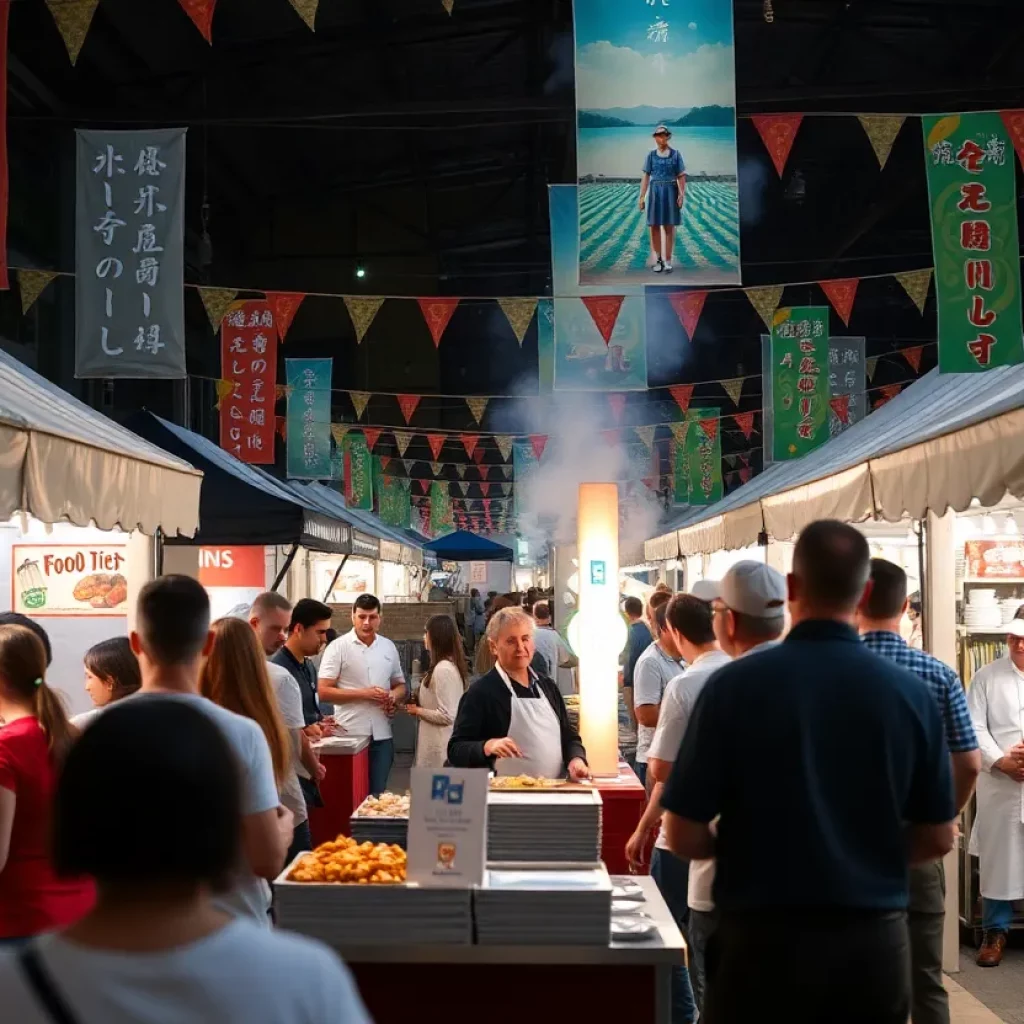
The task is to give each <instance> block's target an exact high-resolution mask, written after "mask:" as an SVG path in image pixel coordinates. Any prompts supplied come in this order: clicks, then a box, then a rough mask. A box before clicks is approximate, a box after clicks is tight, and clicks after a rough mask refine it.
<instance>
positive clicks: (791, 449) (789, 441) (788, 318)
mask: <svg viewBox="0 0 1024 1024" xmlns="http://www.w3.org/2000/svg"><path fill="white" fill-rule="evenodd" d="M828 348H829V344H828V307H827V306H795V307H792V308H788V309H779V310H777V311H776V313H775V320H774V323H773V325H772V335H771V369H772V373H771V376H772V415H773V417H774V420H775V422H774V438H773V441H772V449H773V458H774V460H775V461H776V462H783V461H786V460H788V459H797V458H799V457H800V456H801V455H806V454H807V453H808V452H810V451H813V450H814V449H815V448H817V447H818V446H819V445H821V444H824V442H825V441H827V440H828V437H829V431H828V408H829V407H828V400H829V393H828V373H827V367H828V360H829V355H828Z"/></svg>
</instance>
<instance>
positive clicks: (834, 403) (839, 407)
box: [828, 395, 850, 425]
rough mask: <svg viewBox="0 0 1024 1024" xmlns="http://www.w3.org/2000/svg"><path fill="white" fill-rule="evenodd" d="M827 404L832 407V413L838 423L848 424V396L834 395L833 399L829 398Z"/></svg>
mask: <svg viewBox="0 0 1024 1024" xmlns="http://www.w3.org/2000/svg"><path fill="white" fill-rule="evenodd" d="M828 404H829V405H830V406H831V407H832V411H833V412H834V413H835V414H836V416H837V417H838V418H839V422H840V423H842V424H844V425H845V424H847V423H849V422H850V396H849V395H836V397H835V398H830V399H829V400H828Z"/></svg>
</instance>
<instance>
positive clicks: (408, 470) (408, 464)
mask: <svg viewBox="0 0 1024 1024" xmlns="http://www.w3.org/2000/svg"><path fill="white" fill-rule="evenodd" d="M402 465H403V466H404V467H405V475H406V476H412V467H413V466H415V465H416V460H415V459H402Z"/></svg>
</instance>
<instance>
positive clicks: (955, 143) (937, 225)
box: [921, 112, 1024, 373]
mask: <svg viewBox="0 0 1024 1024" xmlns="http://www.w3.org/2000/svg"><path fill="white" fill-rule="evenodd" d="M921 125H922V128H923V131H924V139H925V165H926V167H927V172H928V198H929V201H930V204H931V217H932V249H933V251H934V254H935V295H936V301H937V305H938V319H939V331H938V333H939V372H940V373H970V372H976V371H979V370H990V369H992V368H993V367H995V366H1009V365H1012V364H1014V363H1019V362H1021V360H1022V358H1024V351H1022V343H1021V301H1020V249H1019V246H1018V238H1017V188H1016V169H1015V167H1014V161H1013V146H1012V144H1011V142H1010V139H1009V137H1008V133H1007V130H1006V127H1005V125H1004V124H1003V120H1002V118H1001V117H1000V116H999V114H997V113H994V112H990V113H979V114H946V115H935V116H929V117H923V118H922V119H921Z"/></svg>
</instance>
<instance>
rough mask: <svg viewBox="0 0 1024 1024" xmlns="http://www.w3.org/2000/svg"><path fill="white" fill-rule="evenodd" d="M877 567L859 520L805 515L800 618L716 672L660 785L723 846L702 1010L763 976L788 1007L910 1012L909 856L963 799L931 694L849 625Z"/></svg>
mask: <svg viewBox="0 0 1024 1024" xmlns="http://www.w3.org/2000/svg"><path fill="white" fill-rule="evenodd" d="M868 568H869V552H868V545H867V542H866V541H865V540H864V537H863V536H862V535H861V534H860V533H859V532H858V531H857V530H855V529H853V527H850V526H846V525H843V524H841V523H838V522H832V521H824V522H818V523H812V524H811V525H810V526H809V527H807V529H806V530H804V532H803V533H802V534H801V536H800V539H799V541H798V542H797V545H796V550H795V552H794V561H793V572H792V573H791V574H790V576H789V580H788V589H789V608H790V613H791V617H792V621H793V623H794V625H793V629H792V631H791V632H790V634H789V636H788V637H787V638H786V640H785V641H784V642H783V643H782V644H780V645H779V646H778V647H775V648H774V649H772V650H769V651H765V652H762V653H756V654H752V655H750V656H749V657H746V658H741V659H739V660H737V661H734V662H732V663H731V664H729V665H727V666H725V667H723V668H721V669H719V670H718V672H716V673H715V675H714V676H712V677H711V679H710V680H709V681H708V683H707V685H706V686H705V688H704V690H703V692H702V693H701V695H700V697H699V699H698V701H697V705H696V708H695V709H694V714H693V716H692V718H691V720H690V724H689V727H688V728H687V731H686V734H685V736H684V738H683V742H682V747H681V748H680V752H679V757H678V758H677V759H676V762H675V767H674V769H673V772H672V775H671V777H670V778H669V781H668V783H667V785H666V787H665V790H664V793H663V795H662V806H663V807H664V808H665V810H666V811H667V812H668V813H667V814H666V816H665V828H666V833H667V838H668V843H669V846H670V848H671V849H672V851H673V852H674V853H676V854H677V855H678V856H680V857H688V858H691V859H705V858H708V857H715V858H716V859H717V875H716V879H715V886H714V900H715V904H716V906H717V908H718V910H719V914H720V924H719V930H718V932H717V934H716V936H715V937H714V938H713V939H712V944H711V945H710V946H709V949H708V991H707V995H706V1003H705V1017H706V1021H707V1024H733V1022H737V1024H739V1022H743V1024H748V1022H750V1021H752V1020H758V1019H760V1018H761V1017H763V1015H764V1007H765V994H766V993H771V1000H772V1001H773V1002H774V1003H775V1004H776V1005H780V1004H781V1006H783V1007H784V1015H785V1017H786V1019H787V1021H790V1022H794V1024H821V1022H824V1021H827V1022H828V1024H854V1022H856V1024H868V1022H870V1024H906V1021H907V1017H908V1015H909V1011H910V962H909V938H908V932H907V919H906V918H907V903H908V878H907V876H908V866H909V864H911V863H921V862H924V861H928V860H935V859H938V858H940V857H942V856H943V855H944V854H946V853H947V852H948V851H949V850H950V849H951V848H952V845H953V817H954V814H955V810H956V809H955V806H954V801H953V785H952V778H951V773H950V758H949V750H948V747H947V745H946V739H945V735H944V730H943V726H942V720H941V716H940V715H939V710H938V706H937V705H936V702H935V699H934V698H933V697H932V695H931V693H930V692H929V691H928V689H927V688H926V687H925V686H924V685H923V684H922V682H921V680H920V679H919V678H918V677H917V676H915V675H914V674H913V673H911V672H908V671H907V670H906V669H903V668H901V667H899V666H897V665H895V664H893V663H892V662H889V661H887V660H885V659H883V658H880V657H878V656H877V655H875V654H873V653H872V652H871V651H869V650H868V649H867V648H866V647H865V646H864V645H863V644H862V643H861V642H860V639H859V637H858V635H857V632H856V630H855V628H854V626H853V623H854V621H855V615H856V609H857V605H858V602H859V601H860V600H861V598H862V597H863V596H864V595H865V593H866V592H867V589H868V587H869V586H870V583H869V579H868ZM719 817H720V821H719V823H718V828H717V836H716V835H715V834H714V831H713V829H712V827H711V824H712V822H714V821H715V819H716V818H719Z"/></svg>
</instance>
